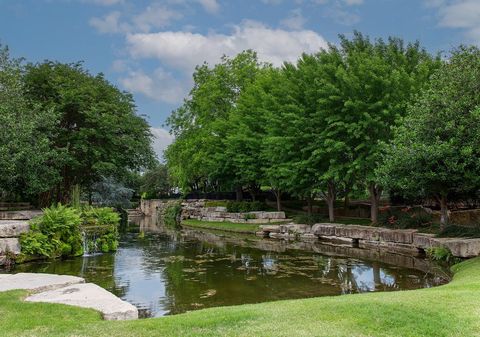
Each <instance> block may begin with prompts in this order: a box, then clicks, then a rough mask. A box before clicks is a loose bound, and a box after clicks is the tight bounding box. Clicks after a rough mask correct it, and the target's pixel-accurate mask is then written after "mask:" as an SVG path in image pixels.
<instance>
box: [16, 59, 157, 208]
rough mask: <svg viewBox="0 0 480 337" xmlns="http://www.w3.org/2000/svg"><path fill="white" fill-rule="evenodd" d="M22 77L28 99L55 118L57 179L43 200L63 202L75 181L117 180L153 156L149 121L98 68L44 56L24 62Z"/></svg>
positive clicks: (85, 183)
mask: <svg viewBox="0 0 480 337" xmlns="http://www.w3.org/2000/svg"><path fill="white" fill-rule="evenodd" d="M24 81H25V86H26V92H27V97H28V99H29V100H31V101H32V102H34V104H36V105H38V106H40V108H41V109H42V110H44V111H51V113H52V114H54V116H56V119H57V120H56V123H57V126H56V129H55V134H53V135H50V137H49V139H50V142H51V144H52V146H53V147H54V148H55V150H56V153H57V154H58V156H57V160H56V162H55V167H54V168H55V170H56V172H57V174H58V175H60V176H61V181H60V182H59V183H57V184H56V186H54V187H52V188H50V189H49V190H48V191H47V192H45V193H43V195H42V199H43V203H44V204H47V203H49V202H51V201H52V200H56V201H62V202H67V201H68V200H69V198H70V191H71V188H72V186H74V185H76V184H79V185H81V186H82V187H83V188H84V189H87V190H90V189H91V187H92V185H93V184H94V183H95V182H98V181H100V180H101V179H102V177H111V178H113V179H116V180H119V181H121V180H122V178H123V177H124V176H125V175H126V174H127V172H128V171H129V170H132V171H135V170H139V169H141V168H143V167H148V166H151V165H152V164H153V163H154V162H155V160H154V153H153V150H152V147H151V141H152V135H151V133H150V128H149V125H148V123H147V122H146V121H145V119H143V118H142V117H140V116H138V115H136V114H135V104H134V101H133V98H132V96H131V95H130V94H129V93H126V92H122V91H120V90H119V89H117V88H116V87H115V86H113V85H111V84H110V83H109V82H108V81H107V80H106V79H105V78H104V76H103V75H102V74H98V75H96V76H93V75H91V74H90V73H89V72H88V71H87V70H85V69H84V68H83V67H82V65H81V63H75V64H62V63H57V62H49V61H47V62H44V63H39V64H34V65H29V66H28V67H27V69H26V73H25V76H24Z"/></svg>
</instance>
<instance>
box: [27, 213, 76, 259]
mask: <svg viewBox="0 0 480 337" xmlns="http://www.w3.org/2000/svg"><path fill="white" fill-rule="evenodd" d="M81 223H82V219H81V216H80V212H79V210H77V209H74V208H71V207H67V206H63V205H62V204H58V205H56V206H55V205H54V206H51V207H49V208H45V209H44V210H43V215H42V216H40V217H38V218H35V219H34V220H32V222H31V224H30V231H29V232H27V233H23V234H22V235H21V237H20V245H21V248H22V253H23V254H25V255H36V256H44V257H48V258H56V257H61V256H78V255H82V254H83V245H82V244H83V240H82V234H81V232H80V225H81Z"/></svg>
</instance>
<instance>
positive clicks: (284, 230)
mask: <svg viewBox="0 0 480 337" xmlns="http://www.w3.org/2000/svg"><path fill="white" fill-rule="evenodd" d="M257 235H259V236H263V237H270V238H277V239H299V240H302V241H309V240H310V241H312V240H313V241H315V240H334V241H342V242H349V243H350V244H352V245H358V246H359V247H361V248H375V247H378V248H382V249H386V250H388V251H395V252H406V253H413V254H415V253H421V252H423V251H424V250H425V249H428V248H431V247H446V248H448V249H449V250H450V251H451V252H452V254H453V256H456V257H461V258H469V257H475V256H479V255H480V239H462V238H436V237H435V236H434V235H432V234H424V233H419V232H418V231H417V230H393V229H386V228H379V227H370V226H358V225H342V224H331V223H319V224H315V225H313V226H308V225H297V224H287V225H279V226H275V225H267V226H262V227H261V231H259V232H258V233H257Z"/></svg>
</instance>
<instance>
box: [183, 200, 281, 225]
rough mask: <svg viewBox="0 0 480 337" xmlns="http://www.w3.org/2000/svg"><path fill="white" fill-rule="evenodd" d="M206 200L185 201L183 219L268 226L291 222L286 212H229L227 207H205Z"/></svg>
mask: <svg viewBox="0 0 480 337" xmlns="http://www.w3.org/2000/svg"><path fill="white" fill-rule="evenodd" d="M205 202H206V200H185V201H183V202H182V219H196V220H203V221H212V222H232V223H253V224H266V223H271V222H282V221H290V219H287V218H286V217H285V212H264V211H258V212H245V213H231V212H227V208H226V207H222V206H218V207H205Z"/></svg>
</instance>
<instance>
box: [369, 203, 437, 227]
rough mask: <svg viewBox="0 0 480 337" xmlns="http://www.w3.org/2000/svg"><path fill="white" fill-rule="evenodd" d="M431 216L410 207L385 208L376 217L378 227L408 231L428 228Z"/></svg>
mask: <svg viewBox="0 0 480 337" xmlns="http://www.w3.org/2000/svg"><path fill="white" fill-rule="evenodd" d="M431 224H432V216H431V215H430V214H428V213H426V212H424V211H421V210H417V209H414V208H412V207H404V208H394V207H385V208H383V209H381V210H380V213H379V215H378V225H379V226H382V227H387V228H394V229H409V228H414V229H415V228H422V227H429V226H431Z"/></svg>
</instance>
